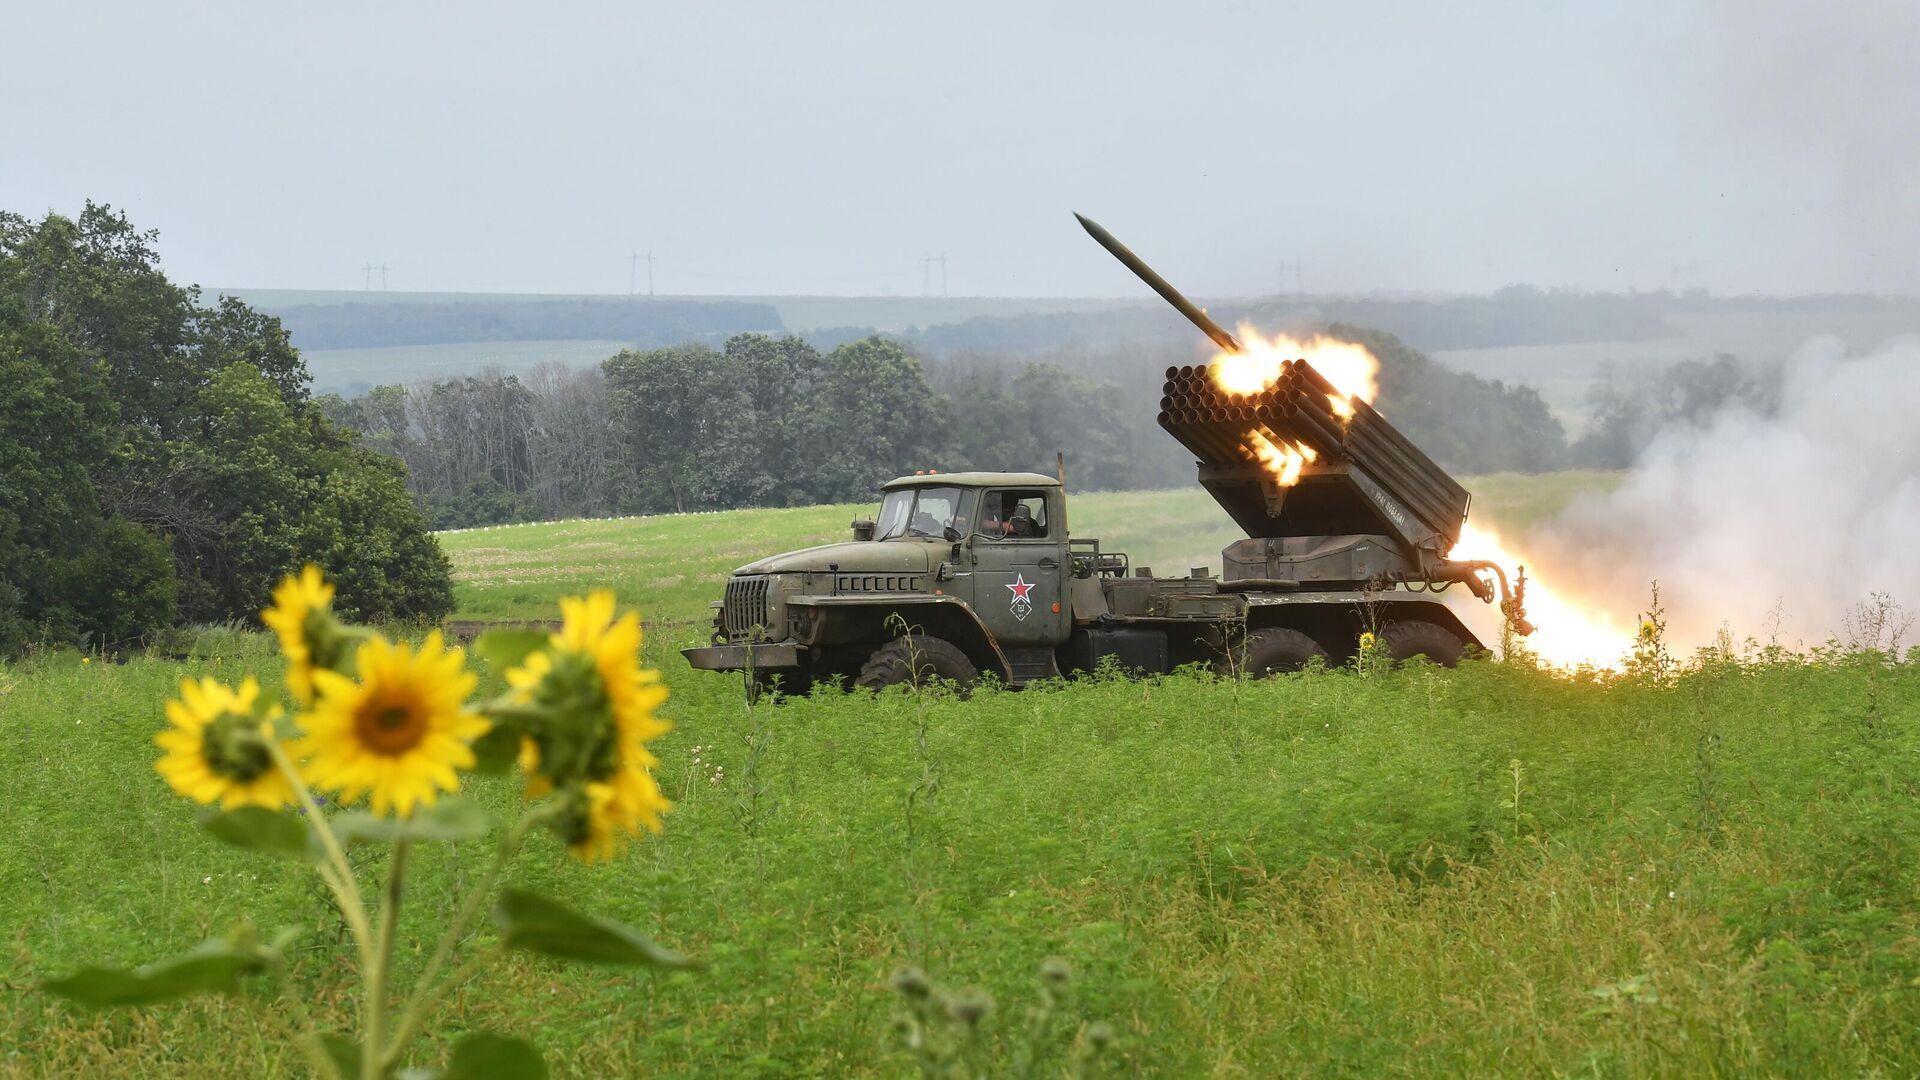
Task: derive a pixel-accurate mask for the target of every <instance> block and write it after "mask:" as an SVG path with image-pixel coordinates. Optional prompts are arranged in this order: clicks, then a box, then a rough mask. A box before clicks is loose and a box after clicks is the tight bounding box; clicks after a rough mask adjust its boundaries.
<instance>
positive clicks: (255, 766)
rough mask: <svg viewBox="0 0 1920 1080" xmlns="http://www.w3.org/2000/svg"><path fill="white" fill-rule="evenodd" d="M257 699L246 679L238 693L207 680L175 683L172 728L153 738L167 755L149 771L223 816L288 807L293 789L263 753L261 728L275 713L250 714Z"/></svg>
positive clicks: (264, 728)
mask: <svg viewBox="0 0 1920 1080" xmlns="http://www.w3.org/2000/svg"><path fill="white" fill-rule="evenodd" d="M259 696H260V684H259V683H258V682H256V681H255V680H254V678H253V676H251V675H249V676H247V677H246V679H245V680H244V681H242V682H241V684H240V688H239V689H238V690H234V689H232V688H231V687H228V686H225V685H223V684H221V683H220V682H218V681H216V680H214V679H211V678H203V679H201V680H200V681H199V682H195V681H193V680H192V679H182V680H180V697H179V698H178V699H177V700H174V701H169V702H167V719H168V720H170V721H172V723H173V726H172V727H170V728H168V729H166V730H165V731H162V732H161V733H160V734H158V735H156V736H154V738H153V741H154V742H155V743H156V744H157V745H159V747H160V748H161V749H163V750H165V751H166V752H167V753H166V755H165V756H164V757H162V758H161V759H160V760H159V761H158V762H156V763H155V764H154V768H155V769H156V770H158V771H159V773H160V775H161V776H163V777H165V778H166V781H167V783H168V784H170V785H172V786H173V790H175V791H177V792H179V793H180V794H182V795H185V796H186V797H187V798H189V799H192V800H194V801H195V802H200V803H214V802H218V803H219V804H220V805H221V807H222V808H224V809H228V810H232V809H237V808H239V807H242V806H264V807H266V808H267V809H269V810H278V809H279V808H281V807H283V806H287V805H290V804H291V803H292V802H293V801H294V798H293V785H292V784H291V783H290V782H289V781H288V780H287V777H286V774H285V773H282V772H281V771H280V770H279V769H277V768H275V767H274V764H273V757H272V755H271V754H270V753H269V752H268V749H267V740H268V739H271V738H272V737H273V733H272V732H271V731H270V730H269V729H268V728H267V724H268V723H269V722H270V721H271V720H272V719H273V718H274V716H276V715H278V713H279V711H280V710H279V709H278V708H277V707H276V708H275V709H273V710H272V711H270V712H268V713H266V714H264V715H263V714H261V713H259V712H256V711H255V709H254V702H255V699H257V698H258V697H259Z"/></svg>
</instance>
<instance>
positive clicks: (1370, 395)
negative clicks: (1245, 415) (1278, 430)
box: [1208, 323, 1380, 418]
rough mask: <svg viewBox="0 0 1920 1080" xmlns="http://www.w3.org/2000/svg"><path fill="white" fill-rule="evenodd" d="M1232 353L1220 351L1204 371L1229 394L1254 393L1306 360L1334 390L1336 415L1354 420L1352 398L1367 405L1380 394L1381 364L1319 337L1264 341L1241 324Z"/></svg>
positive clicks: (1351, 346)
mask: <svg viewBox="0 0 1920 1080" xmlns="http://www.w3.org/2000/svg"><path fill="white" fill-rule="evenodd" d="M1239 337H1240V344H1241V346H1242V350H1241V351H1240V352H1237V353H1230V352H1223V353H1220V354H1219V355H1217V356H1215V357H1214V358H1213V364H1212V366H1211V367H1209V368H1208V370H1209V371H1211V372H1212V373H1213V381H1214V383H1215V384H1216V385H1218V386H1219V387H1220V389H1221V390H1224V391H1225V392H1227V393H1229V394H1257V393H1259V392H1260V391H1262V390H1265V389H1266V388H1267V387H1269V386H1271V385H1273V382H1274V380H1275V379H1278V378H1279V377H1280V365H1281V364H1283V363H1285V362H1287V361H1288V360H1305V361H1306V362H1307V363H1308V364H1310V365H1312V367H1313V370H1315V371H1317V372H1319V373H1320V375H1321V377H1322V378H1324V379H1326V380H1327V381H1328V382H1330V383H1332V384H1333V385H1334V388H1335V389H1337V390H1339V391H1340V392H1339V393H1338V394H1328V395H1327V401H1328V403H1329V404H1331V405H1332V406H1333V411H1334V413H1335V415H1338V416H1340V417H1342V418H1347V417H1351V416H1352V415H1353V399H1354V398H1359V399H1360V400H1362V401H1365V402H1368V403H1371V402H1372V401H1373V399H1374V398H1376V397H1378V396H1379V394H1380V383H1379V376H1380V361H1379V360H1377V359H1375V358H1374V355H1373V353H1371V352H1369V351H1367V347H1366V346H1365V345H1358V344H1355V343H1354V342H1351V341H1338V340H1335V339H1334V338H1330V337H1326V336H1325V335H1322V334H1315V335H1313V336H1312V337H1310V338H1296V337H1289V336H1287V335H1286V334H1276V335H1275V336H1273V337H1264V336H1262V335H1261V333H1260V331H1258V330H1256V329H1254V328H1253V327H1251V326H1248V325H1247V324H1245V323H1241V324H1240V335H1239Z"/></svg>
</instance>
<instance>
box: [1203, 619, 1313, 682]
mask: <svg viewBox="0 0 1920 1080" xmlns="http://www.w3.org/2000/svg"><path fill="white" fill-rule="evenodd" d="M1314 657H1319V658H1320V659H1321V660H1323V661H1324V660H1325V659H1326V658H1327V650H1325V649H1323V648H1321V647H1320V643H1319V642H1317V641H1315V640H1313V639H1312V638H1310V637H1308V636H1307V635H1305V634H1303V633H1301V632H1300V631H1298V630H1288V629H1286V628H1285V627H1280V626H1269V627H1267V628H1266V629H1264V630H1255V631H1254V632H1253V633H1251V634H1248V635H1247V637H1246V640H1245V641H1242V642H1240V643H1239V644H1238V645H1236V646H1234V647H1233V652H1232V654H1231V655H1229V656H1226V657H1223V658H1221V660H1220V662H1219V663H1217V664H1215V665H1214V670H1215V671H1218V672H1219V673H1220V674H1221V675H1222V676H1225V677H1227V678H1234V677H1244V678H1248V679H1264V678H1266V677H1267V676H1269V675H1274V674H1278V673H1280V672H1284V671H1299V670H1300V669H1301V668H1303V667H1306V666H1307V663H1308V662H1309V661H1311V660H1312V659H1313V658H1314Z"/></svg>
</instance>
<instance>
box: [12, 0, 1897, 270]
mask: <svg viewBox="0 0 1920 1080" xmlns="http://www.w3.org/2000/svg"><path fill="white" fill-rule="evenodd" d="M0 27H4V30H3V31H0V37H4V38H5V40H6V46H5V48H4V50H3V54H4V57H5V60H4V63H0V102H4V107H0V133H3V135H4V143H3V144H0V208H4V209H8V210H12V211H15V212H19V213H26V214H30V215H36V216H37V215H39V214H41V213H43V212H45V211H47V210H49V209H54V210H59V211H61V212H65V213H71V212H74V211H76V210H78V209H79V208H80V206H81V205H82V203H83V201H84V200H85V199H88V198H92V199H95V200H100V201H106V202H110V203H112V204H114V205H116V206H120V207H123V208H125V209H126V210H127V211H128V213H129V214H130V215H131V216H132V218H133V219H134V221H135V222H136V223H137V224H139V225H141V226H144V227H154V228H158V229H160V230H161V232H162V237H161V251H162V253H163V255H164V257H165V261H166V265H167V268H168V270H169V272H170V273H171V274H173V275H174V276H175V277H176V278H177V279H180V280H184V281H198V282H202V283H206V284H211V285H225V286H230V287H235V286H252V287H282V288H359V287H360V286H361V284H362V280H363V275H362V270H361V268H362V266H363V265H364V264H366V263H368V262H374V263H385V264H387V265H388V266H389V268H390V269H389V272H388V280H389V284H390V286H391V287H392V288H394V289H396V290H397V289H408V290H474V291H524V292H624V291H625V290H626V288H627V283H628V275H629V270H630V263H629V255H630V253H631V252H633V251H635V250H638V251H640V252H642V253H645V252H648V251H651V252H652V253H653V256H654V259H655V264H654V272H655V277H656V282H657V287H658V289H659V291H661V292H663V293H838V294H889V293H890V294H894V295H918V294H919V293H920V291H921V290H922V288H923V282H925V281H926V280H927V273H926V267H925V266H924V265H923V263H922V261H921V260H922V257H923V256H925V255H927V254H929V253H931V254H935V255H938V254H941V253H944V254H945V255H946V257H947V275H948V288H949V289H950V290H951V292H952V293H953V294H954V295H962V294H965V295H1003V296H1089V295H1093V296H1106V295H1111V296H1123V295H1124V296H1131V295H1138V294H1140V292H1141V290H1140V288H1139V286H1138V285H1137V284H1135V283H1134V282H1133V280H1132V279H1131V278H1130V277H1129V276H1127V274H1126V272H1125V271H1124V270H1122V269H1121V268H1119V267H1118V266H1117V265H1116V264H1115V263H1113V261H1112V260H1111V259H1109V258H1108V257H1107V256H1106V255H1105V254H1104V253H1102V252H1101V251H1100V250H1099V249H1098V248H1096V247H1095V246H1094V245H1093V244H1092V243H1091V242H1090V241H1088V240H1087V239H1086V238H1085V237H1084V236H1083V235H1082V234H1081V233H1080V231H1079V229H1078V228H1077V227H1076V226H1075V224H1074V222H1073V218H1072V216H1071V213H1070V211H1074V210H1079V211H1082V212H1084V213H1087V214H1088V215H1090V216H1092V217H1094V218H1096V219H1098V220H1099V221H1101V222H1102V223H1103V224H1105V225H1106V226H1107V227H1108V228H1110V229H1112V230H1113V231H1114V232H1115V233H1116V234H1118V235H1119V236H1120V237H1121V239H1123V240H1125V241H1126V242H1128V243H1129V244H1131V245H1132V246H1133V247H1134V248H1135V249H1136V250H1138V251H1139V252H1140V253H1141V254H1143V255H1144V256H1146V257H1147V258H1148V259H1149V260H1151V261H1152V262H1154V263H1155V265H1156V266H1158V267H1159V268H1160V269H1161V270H1162V271H1163V272H1164V273H1165V274H1167V275H1168V276H1169V277H1170V278H1172V279H1173V280H1174V281H1175V282H1176V283H1179V284H1181V285H1182V286H1183V287H1184V288H1186V289H1188V290H1189V291H1192V292H1195V293H1200V294H1204V295H1216V296H1217V295H1229V294H1233V295H1245V294H1254V293H1262V292H1270V291H1274V290H1276V289H1277V288H1279V285H1280V281H1281V269H1280V266H1281V264H1282V263H1283V262H1284V263H1287V264H1289V265H1291V264H1294V263H1298V264H1300V265H1301V267H1302V277H1303V279H1304V284H1305V286H1306V288H1307V289H1308V291H1312V292H1321V291H1343V292H1366V291H1376V290H1377V291H1386V292H1404V291H1440V292H1476V291H1485V290H1488V289H1494V288H1498V287H1500V286H1502V285H1506V284H1509V283H1514V282H1529V283H1533V284H1536V285H1541V286H1556V285H1570V286H1579V287H1585V288H1595V289H1625V288H1627V287H1629V286H1631V287H1635V288H1641V289H1646V288H1654V287H1659V286H1663V285H1672V286H1688V285H1704V286H1707V287H1709V288H1711V289H1713V290H1714V291H1716V292H1744V291H1764V292H1774V293H1786V292H1801V291H1832V290H1846V291H1875V292H1902V293H1920V3H1914V2H1912V0H1909V2H1906V3H1887V4H1877V5H1876V4H1851V5H1846V6H1845V7H1844V8H1842V7H1841V6H1838V5H1825V4H1821V5H1813V4H1808V5H1806V6H1805V8H1804V10H1803V9H1800V8H1797V7H1793V6H1784V5H1773V4H1762V3H1729V4H1726V5H1702V6H1688V5H1676V4H1672V3H1621V2H1605V3H1599V2H1596V3H1589V4H1585V5H1580V6H1578V7H1576V6H1574V5H1569V4H1533V3H1512V4H1499V5H1492V4H1489V5H1484V6H1482V5H1463V4H1416V3H1406V4H1394V5H1370V4H1348V3H1318V4H1312V5H1298V6H1293V5H1282V4H1275V3H1214V4H1207V3H1189V4H1180V5H1173V4H1151V5H1149V4H1135V3H1116V2H1111V0H1109V2H1103V3H1090V4H1084V5H1081V4H1072V5H1068V4H1044V3H1015V4H1006V5H1000V4H988V3H979V2H970V3H965V4H940V5H912V4H903V3H898V2H893V3H877V4H871V5H865V4H825V3H803V4H796V3H779V4H721V3H714V4H704V3H686V4H676V5H650V4H639V3H618V2H609V3H595V4H564V3H562V4H541V5H534V4H530V3H513V4H498V3H461V4H446V3H439V4H432V5H427V4H415V3H404V2H395V0H388V2H384V3H378V4H367V5H360V4H351V3H341V2H329V3H325V4H308V5H300V6H299V7H298V8H297V9H296V8H295V7H294V6H292V5H284V4H262V3H237V4H233V5H230V6H222V7H213V6H210V5H196V4H192V3H179V4H155V3H151V2H149V0H139V2H130V3H124V4H110V5H99V4H85V3H60V4H55V3H29V2H25V0H15V2H14V3H11V4H8V5H7V7H6V8H5V10H4V13H3V14H0ZM938 278H939V275H938V271H937V269H936V270H935V271H934V272H933V274H932V280H933V285H932V287H933V289H934V290H935V291H936V292H937V291H938V289H939V283H938ZM644 279H645V269H644V265H643V266H642V269H641V280H642V286H641V287H642V288H643V289H644V287H645V286H644ZM1288 283H1289V284H1290V285H1291V283H1292V272H1291V271H1288Z"/></svg>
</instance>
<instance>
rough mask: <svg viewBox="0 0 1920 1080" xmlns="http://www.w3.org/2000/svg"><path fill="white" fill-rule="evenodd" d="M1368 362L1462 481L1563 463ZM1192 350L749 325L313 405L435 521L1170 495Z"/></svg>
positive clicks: (1422, 360)
mask: <svg viewBox="0 0 1920 1080" xmlns="http://www.w3.org/2000/svg"><path fill="white" fill-rule="evenodd" d="M1328 332H1329V333H1332V334H1334V335H1335V336H1339V337H1343V338H1346V339H1348V340H1356V341H1360V342H1363V343H1364V344H1366V345H1367V346H1369V347H1370V348H1371V349H1373V351H1374V353H1375V354H1376V355H1377V356H1379V357H1380V360H1381V364H1382V370H1381V397H1380V402H1379V404H1380V407H1381V408H1382V410H1383V411H1384V412H1386V414H1387V415H1388V416H1389V417H1391V418H1393V420H1394V421H1395V423H1396V424H1398V425H1399V426H1400V427H1401V428H1402V429H1403V430H1404V431H1405V432H1406V433H1407V435H1408V436H1409V437H1410V438H1412V439H1413V440H1414V441H1415V442H1417V443H1419V444H1420V445H1421V446H1423V447H1425V448H1426V449H1427V450H1428V452H1429V453H1431V454H1433V455H1434V457H1435V458H1436V459H1438V460H1439V461H1440V462H1441V463H1442V464H1444V465H1446V466H1447V467H1449V468H1452V469H1456V470H1459V471H1461V472H1485V471H1497V470H1526V471H1539V470H1547V469H1554V468H1559V467H1562V466H1563V465H1565V464H1566V461H1567V442H1566V434H1565V432H1564V431H1563V430H1562V429H1561V426H1560V424H1559V422H1558V421H1557V420H1555V419H1554V418H1553V417H1552V415H1551V414H1550V413H1549V412H1548V411H1547V408H1546V405H1545V403H1544V402H1542V401H1541V400H1540V397H1539V395H1538V394H1536V393H1535V392H1534V391H1532V390H1530V389H1524V388H1511V387H1505V386H1502V385H1500V384H1499V383H1494V382H1487V381H1485V380H1482V379H1479V378H1476V377H1474V376H1472V375H1467V374H1463V373H1460V372H1455V371H1451V370H1449V369H1447V368H1445V367H1442V366H1441V365H1439V364H1436V363H1434V362H1433V361H1432V360H1430V359H1428V358H1427V357H1426V356H1424V355H1423V354H1421V353H1418V352H1415V351H1414V350H1412V349H1409V348H1407V347H1406V346H1405V345H1403V344H1401V343H1400V342H1399V341H1398V340H1397V339H1396V338H1394V337H1393V336H1391V335H1388V334H1382V333H1379V332H1376V331H1368V330H1361V329H1358V328H1355V327H1348V326H1333V327H1330V328H1328ZM1192 359H1193V357H1192V354H1191V350H1190V347H1188V346H1187V345H1184V344H1182V345H1164V346H1162V347H1159V348H1154V347H1129V348H1124V349H1119V348H1115V349H1078V348H1077V349H1070V350H1060V351H1057V352H1055V353H1053V354H1050V355H1048V356H1045V357H1043V358H1040V359H1037V360H1036V359H1028V358H1025V357H1021V356H1017V355H1007V354H994V353H963V354H959V355H956V356H952V357H948V358H945V359H942V360H939V361H935V362H923V361H922V360H921V359H920V358H918V357H917V356H915V355H914V354H913V352H912V351H910V350H909V349H907V348H906V347H905V346H903V345H902V344H900V343H899V342H897V341H892V340H888V339H885V338H880V337H868V338H863V339H860V340H857V341H851V342H845V343H842V344H840V345H839V346H837V347H835V348H833V349H831V350H826V351H823V350H820V349H817V348H815V347H814V346H813V345H811V344H810V343H808V342H807V341H805V340H802V339H800V338H798V337H784V338H774V337H771V336H768V335H764V334H741V335H736V336H734V337H732V338H730V339H728V340H727V341H726V343H725V344H724V346H723V347H722V348H720V349H713V348H711V347H708V346H706V345H702V344H698V343H695V344H687V345H677V346H670V347H666V348H660V349H651V350H626V351H623V352H621V353H619V354H618V355H616V356H614V357H611V358H610V359H608V360H607V361H606V362H605V363H604V364H602V365H601V366H600V367H599V368H598V369H582V370H570V369H566V368H561V367H557V366H544V367H541V368H538V369H536V370H535V371H533V372H532V373H530V374H528V375H526V376H524V377H523V376H515V375H507V374H501V373H498V372H490V373H485V374H481V375H475V376H468V377H464V378H459V379H449V380H442V381H437V382H423V383H417V384H414V385H411V386H401V385H393V386H382V387H377V388H375V389H374V390H372V391H371V392H369V393H367V394H363V395H359V396H356V397H353V398H342V397H339V396H337V395H327V396H323V397H321V398H319V399H317V400H318V401H319V403H320V406H321V408H322V409H323V410H324V411H325V412H326V413H327V415H328V417H329V418H330V419H332V420H333V421H334V422H335V423H337V424H340V425H341V426H343V427H347V428H351V429H353V430H355V431H357V432H359V433H360V435H359V437H360V439H361V442H362V445H364V446H367V447H369V448H372V449H375V450H379V451H381V452H383V453H387V454H391V455H393V456H395V457H398V458H400V459H401V460H402V461H404V462H405V463H406V465H407V474H408V477H409V480H408V483H409V485H410V486H411V488H412V490H413V492H414V494H415V497H416V498H417V499H418V500H419V502H420V504H421V506H422V508H423V509H424V511H425V512H426V514H427V515H428V517H429V518H430V519H431V520H432V521H433V522H434V524H435V525H436V526H437V527H441V528H448V527H462V526H472V525H484V524H493V523H498V522H508V521H534V520H543V519H551V518H559V517H591V516H600V515H607V514H622V513H654V512H663V511H685V510H706V509H720V508H728V507H740V506H794V505H807V504H814V503H823V502H865V501H868V500H870V499H872V498H873V497H874V493H875V490H876V489H877V487H878V485H879V484H880V483H881V482H883V481H885V480H887V479H890V478H892V477H894V476H897V475H900V474H902V473H906V472H911V471H913V470H914V469H916V468H939V469H943V470H948V471H953V470H960V469H1036V468H1042V469H1043V468H1047V467H1049V466H1050V464H1051V463H1052V461H1053V457H1054V454H1055V452H1056V451H1064V452H1065V453H1066V455H1067V458H1068V463H1069V464H1068V470H1069V481H1070V483H1072V485H1073V486H1075V487H1077V488H1081V489H1096V490H1113V489H1124V488H1154V487H1173V486H1179V485H1184V484H1189V483H1191V482H1193V463H1192V460H1191V458H1190V457H1188V456H1186V455H1185V454H1184V452H1182V451H1181V450H1180V449H1179V447H1178V446H1177V444H1175V443H1174V442H1173V441H1172V440H1171V439H1169V438H1167V437H1166V435H1165V434H1164V433H1163V432H1161V431H1160V429H1159V427H1158V426H1157V425H1156V424H1155V422H1154V413H1155V411H1156V408H1157V402H1158V397H1159V392H1160V383H1161V381H1162V377H1163V371H1164V369H1165V367H1166V366H1167V365H1168V364H1170V363H1175V364H1177V363H1182V362H1191V361H1192Z"/></svg>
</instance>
